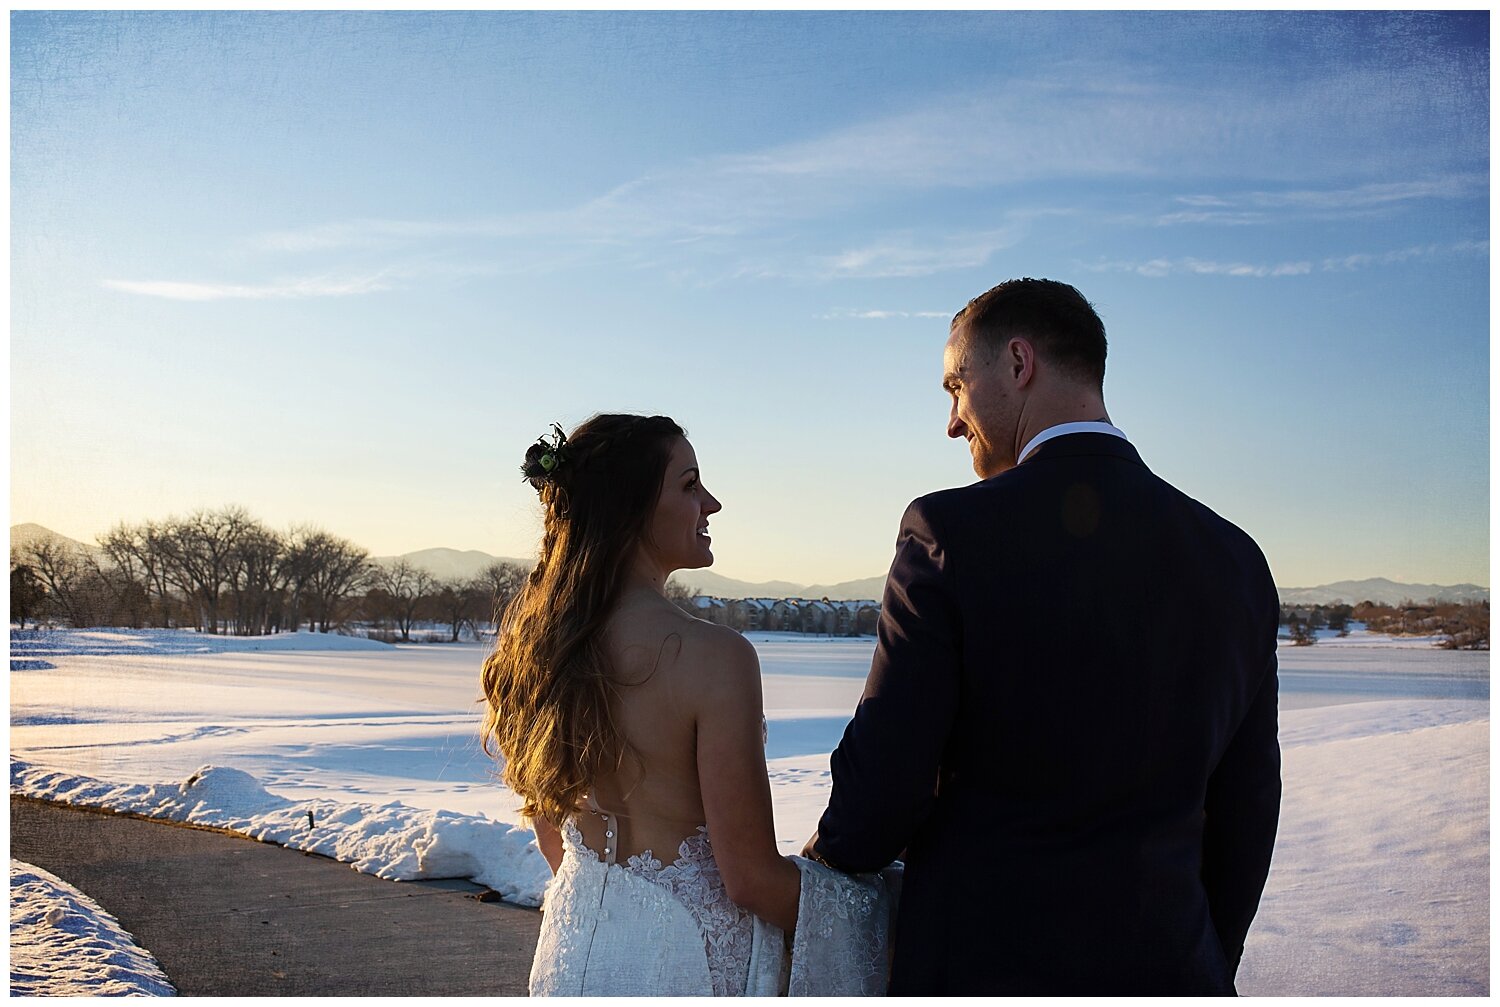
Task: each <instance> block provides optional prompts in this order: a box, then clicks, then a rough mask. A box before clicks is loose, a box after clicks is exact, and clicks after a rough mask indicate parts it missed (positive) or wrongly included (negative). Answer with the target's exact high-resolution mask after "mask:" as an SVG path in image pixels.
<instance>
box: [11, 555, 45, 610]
mask: <svg viewBox="0 0 1500 1007" xmlns="http://www.w3.org/2000/svg"><path fill="white" fill-rule="evenodd" d="M46 603H47V589H46V588H44V587H43V586H42V582H41V580H40V579H38V577H37V575H36V571H35V570H33V569H32V568H31V566H30V565H29V564H27V563H24V562H22V561H21V557H20V555H19V554H18V553H17V552H16V550H15V549H11V551H10V618H11V621H12V622H15V623H19V624H20V628H21V629H25V628H26V620H27V619H30V620H31V621H32V623H33V624H35V623H36V622H37V620H38V619H39V618H40V616H41V614H42V609H43V608H44V607H45V605H46Z"/></svg>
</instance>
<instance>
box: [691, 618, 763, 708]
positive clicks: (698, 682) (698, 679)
mask: <svg viewBox="0 0 1500 1007" xmlns="http://www.w3.org/2000/svg"><path fill="white" fill-rule="evenodd" d="M682 670H683V671H684V672H686V673H687V674H686V677H687V678H688V679H689V680H690V682H691V685H692V687H693V688H694V691H698V692H700V693H702V694H712V693H717V692H720V691H723V690H729V691H732V692H741V691H743V690H744V689H745V688H746V687H747V686H752V685H753V687H754V689H755V691H756V692H757V693H758V692H759V690H760V658H759V657H758V656H757V655H756V653H755V647H754V645H753V644H751V643H750V641H749V640H746V639H745V638H744V636H742V635H741V634H740V633H738V632H737V631H735V630H732V629H730V628H728V627H727V626H717V625H715V624H713V623H711V622H704V621H703V620H701V619H692V620H690V621H689V622H688V623H686V624H684V626H683V629H682Z"/></svg>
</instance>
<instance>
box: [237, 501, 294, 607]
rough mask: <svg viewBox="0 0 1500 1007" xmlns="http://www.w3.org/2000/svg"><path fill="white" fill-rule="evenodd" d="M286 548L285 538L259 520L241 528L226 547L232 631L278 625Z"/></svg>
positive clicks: (284, 574) (284, 579) (284, 576)
mask: <svg viewBox="0 0 1500 1007" xmlns="http://www.w3.org/2000/svg"><path fill="white" fill-rule="evenodd" d="M285 552H286V542H285V540H283V539H282V537H281V536H280V535H278V534H276V533H275V532H273V531H271V530H270V529H269V528H266V527H265V526H264V525H262V524H261V523H260V522H259V521H254V520H252V521H250V522H248V523H247V524H246V525H245V526H244V527H242V528H241V529H240V532H239V535H238V536H237V537H236V538H235V540H234V543H233V544H232V546H231V547H230V550H229V558H230V563H231V566H230V571H229V581H228V587H229V593H230V596H231V600H232V601H233V604H234V632H235V635H237V636H250V635H259V634H264V633H269V632H271V631H272V628H273V626H274V627H276V628H278V629H279V628H280V623H281V605H282V595H283V593H284V592H283V587H284V585H285V581H286V569H285V565H284V564H283V563H282V556H283V554H284V553H285Z"/></svg>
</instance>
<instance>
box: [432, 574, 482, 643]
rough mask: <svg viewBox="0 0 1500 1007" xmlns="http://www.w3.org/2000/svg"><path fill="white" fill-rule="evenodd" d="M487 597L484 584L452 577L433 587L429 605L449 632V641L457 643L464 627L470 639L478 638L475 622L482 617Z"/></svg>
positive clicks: (477, 624)
mask: <svg viewBox="0 0 1500 1007" xmlns="http://www.w3.org/2000/svg"><path fill="white" fill-rule="evenodd" d="M489 598H490V595H489V594H488V592H487V591H486V588H485V585H484V583H483V582H482V581H481V580H479V579H478V578H474V579H471V580H463V579H460V578H457V577H455V578H452V579H450V580H445V581H442V582H440V583H438V584H437V585H436V593H435V594H434V595H433V598H432V604H433V607H434V609H435V610H436V611H437V614H438V616H439V617H440V618H441V619H442V621H443V622H444V623H445V624H446V625H447V626H448V628H449V629H450V630H451V631H452V634H453V635H452V636H451V637H450V638H449V639H450V642H452V643H457V642H458V638H459V634H461V633H462V632H463V630H464V627H466V626H467V627H468V629H469V632H470V633H471V634H472V635H473V637H474V639H476V640H477V639H479V619H480V618H481V617H482V616H483V615H484V614H485V609H486V603H487V602H488V601H489Z"/></svg>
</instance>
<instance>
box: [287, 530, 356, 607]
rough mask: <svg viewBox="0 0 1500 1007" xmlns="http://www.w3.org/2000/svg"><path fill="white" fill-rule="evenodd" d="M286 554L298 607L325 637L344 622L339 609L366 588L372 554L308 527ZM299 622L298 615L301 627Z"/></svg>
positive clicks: (351, 543)
mask: <svg viewBox="0 0 1500 1007" xmlns="http://www.w3.org/2000/svg"><path fill="white" fill-rule="evenodd" d="M287 552H288V558H287V562H288V564H289V566H290V570H289V577H290V578H292V579H293V580H294V581H295V583H296V584H297V595H296V597H297V601H296V605H297V606H305V607H306V609H307V613H308V617H309V619H310V621H311V622H312V623H313V626H314V628H316V629H317V630H318V632H320V633H326V632H328V629H329V627H330V626H331V625H337V624H338V623H339V622H340V620H341V617H340V614H339V611H338V609H339V605H340V604H341V603H342V602H343V601H344V600H345V599H347V598H349V596H351V595H352V594H354V593H355V592H356V591H358V590H359V589H360V588H361V587H363V586H364V585H365V583H366V579H367V577H368V576H369V570H370V554H369V553H368V552H366V551H365V550H364V549H362V548H360V547H359V546H357V545H355V544H354V543H353V542H350V541H349V540H348V539H343V538H339V537H338V536H337V535H330V534H328V533H327V532H325V531H322V530H320V529H315V528H309V527H303V528H300V529H298V530H297V532H296V533H295V538H294V539H293V541H292V543H291V545H290V546H289V547H288V550H287ZM300 618H301V616H300V612H299V613H298V615H297V619H298V620H299V623H298V624H300Z"/></svg>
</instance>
